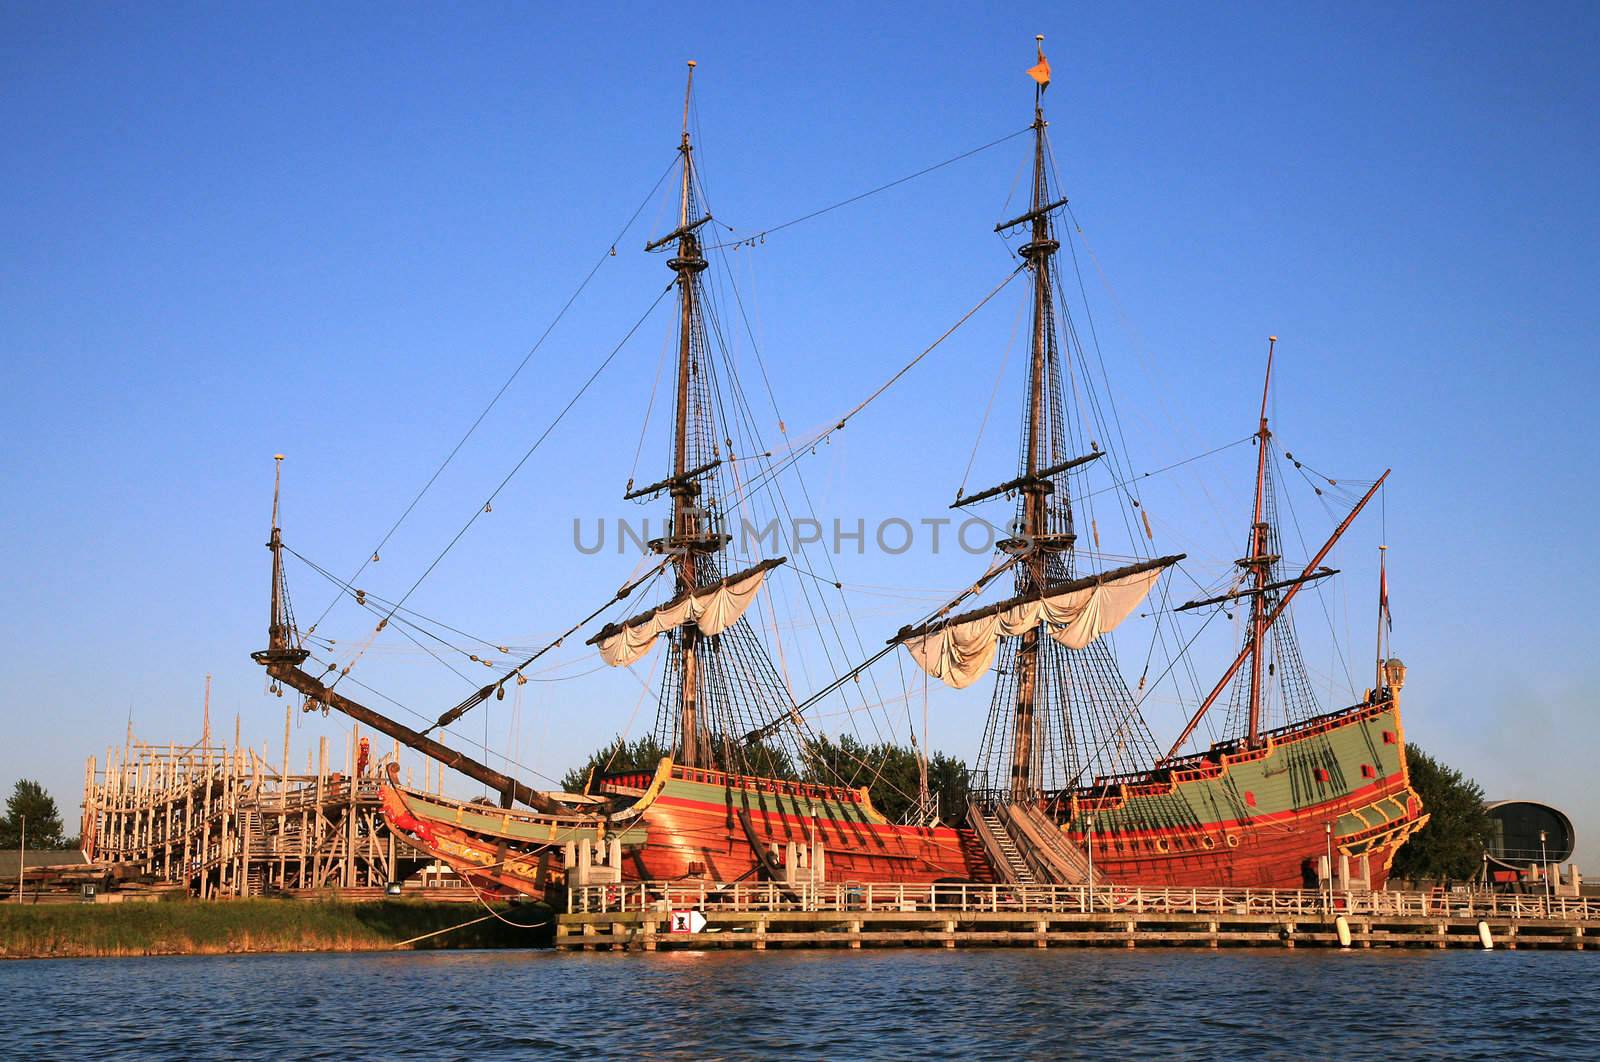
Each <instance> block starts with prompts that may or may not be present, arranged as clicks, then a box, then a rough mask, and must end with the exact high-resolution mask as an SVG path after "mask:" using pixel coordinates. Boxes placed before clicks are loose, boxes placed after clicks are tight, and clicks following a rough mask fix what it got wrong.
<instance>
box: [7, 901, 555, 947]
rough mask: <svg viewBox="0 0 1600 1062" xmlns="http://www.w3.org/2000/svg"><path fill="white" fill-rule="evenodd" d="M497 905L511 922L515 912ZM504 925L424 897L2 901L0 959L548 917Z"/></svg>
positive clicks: (458, 936)
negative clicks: (351, 900) (15, 904)
mask: <svg viewBox="0 0 1600 1062" xmlns="http://www.w3.org/2000/svg"><path fill="white" fill-rule="evenodd" d="M507 911H508V908H505V907H500V908H497V909H496V911H495V913H497V914H500V915H503V916H505V917H508V918H511V919H512V920H514V921H520V920H522V919H528V918H531V917H534V914H533V912H530V911H527V910H519V911H516V912H514V913H509V914H508V913H507ZM540 913H541V915H543V917H544V919H545V920H544V921H543V922H542V923H538V924H534V925H528V926H524V925H508V924H506V923H505V922H503V921H501V920H500V919H499V918H495V917H492V916H491V915H490V914H489V912H487V911H485V910H484V909H483V907H481V906H477V905H474V906H472V907H467V906H465V905H462V904H459V903H439V902H430V901H427V900H406V899H401V900H377V901H372V902H367V903H347V902H343V901H339V900H315V901H305V900H169V901H160V902H151V903H131V904H130V903H123V904H82V905H74V904H41V905H38V906H32V905H27V904H24V905H21V906H19V907H12V906H9V905H3V906H0V960H4V959H19V960H20V959H98V958H144V957H148V956H176V955H265V954H300V953H314V952H328V953H354V952H372V951H441V950H461V949H466V948H539V947H549V946H550V943H551V941H552V939H553V937H554V919H553V917H552V916H550V915H549V914H548V913H547V912H544V911H542V910H541V912H540Z"/></svg>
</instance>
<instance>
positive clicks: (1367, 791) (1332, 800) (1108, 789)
mask: <svg viewBox="0 0 1600 1062" xmlns="http://www.w3.org/2000/svg"><path fill="white" fill-rule="evenodd" d="M1052 808H1053V811H1054V813H1055V815H1056V817H1057V819H1058V821H1059V822H1060V823H1061V829H1062V832H1063V834H1064V835H1065V836H1066V837H1067V839H1068V840H1070V841H1071V842H1072V843H1074V844H1076V845H1079V846H1087V845H1089V844H1090V841H1091V834H1090V830H1089V821H1090V820H1091V819H1092V822H1093V831H1092V844H1093V849H1094V861H1095V868H1096V870H1097V871H1098V872H1099V873H1100V874H1102V875H1103V876H1104V877H1105V878H1106V879H1108V880H1110V881H1113V882H1116V883H1119V884H1126V885H1159V886H1180V887H1204V886H1235V887H1247V888H1283V889H1298V888H1305V887H1308V886H1309V887H1315V885H1316V880H1317V879H1316V874H1317V867H1318V865H1319V861H1320V860H1321V859H1322V858H1323V857H1325V856H1326V855H1327V854H1328V851H1329V847H1330V841H1331V847H1332V854H1333V861H1334V865H1335V868H1336V869H1337V867H1338V865H1339V863H1340V862H1341V856H1345V857H1348V859H1349V863H1350V870H1351V874H1352V876H1354V877H1360V876H1361V875H1362V872H1363V870H1365V874H1366V877H1367V878H1368V880H1369V881H1370V883H1371V886H1372V887H1373V888H1375V889H1378V888H1382V887H1383V884H1384V882H1385V881H1386V880H1387V878H1388V874H1389V866H1390V863H1391V862H1392V861H1393V859H1394V854H1395V852H1396V851H1397V850H1398V849H1399V847H1400V845H1401V844H1403V843H1404V842H1405V840H1406V838H1408V837H1410V836H1411V834H1413V833H1415V832H1416V831H1417V830H1418V829H1420V828H1421V827H1422V826H1423V824H1424V823H1426V822H1427V818H1428V817H1427V815H1426V814H1425V813H1424V811H1423V808H1422V802H1421V800H1420V799H1419V798H1418V797H1417V795H1416V793H1415V792H1414V791H1413V790H1412V789H1411V787H1410V783H1409V779H1408V775H1407V772H1406V762H1405V732H1404V731H1403V730H1402V729H1401V725H1400V712H1399V708H1398V706H1396V705H1395V703H1394V702H1393V701H1392V700H1390V699H1387V698H1383V699H1378V700H1375V701H1373V702H1372V703H1369V704H1362V705H1357V706H1355V707H1353V708H1349V709H1345V710H1344V711H1341V712H1336V713H1333V714H1331V715H1328V716H1324V717H1321V718H1320V719H1315V720H1312V721H1310V722H1308V723H1305V724H1302V725H1300V726H1297V727H1292V728H1285V729H1283V730H1280V731H1275V732H1272V733H1269V734H1267V735H1266V742H1265V745H1264V746H1263V747H1261V748H1257V749H1254V750H1251V751H1242V750H1234V751H1228V750H1225V749H1223V748H1222V747H1218V748H1216V749H1213V750H1212V752H1210V753H1208V754H1205V755H1202V756H1197V757H1190V758H1188V759H1185V760H1182V761H1179V762H1178V763H1177V764H1176V765H1175V766H1174V767H1173V769H1172V770H1171V771H1170V774H1169V775H1166V776H1163V777H1160V778H1156V777H1145V778H1142V779H1141V778H1134V779H1129V780H1125V781H1118V782H1116V783H1115V784H1103V785H1100V786H1094V787H1084V788H1082V789H1079V790H1076V791H1074V792H1072V793H1069V794H1062V795H1061V796H1060V797H1058V798H1057V799H1056V800H1055V801H1054V802H1053V804H1052ZM1329 826H1331V827H1332V832H1331V836H1330V833H1329V829H1328V828H1329Z"/></svg>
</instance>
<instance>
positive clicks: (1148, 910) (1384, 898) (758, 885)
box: [568, 881, 1600, 922]
mask: <svg viewBox="0 0 1600 1062" xmlns="http://www.w3.org/2000/svg"><path fill="white" fill-rule="evenodd" d="M568 907H569V910H571V911H572V912H574V913H579V914H608V913H623V912H631V911H662V912H666V911H674V910H682V909H685V908H692V909H695V910H699V911H841V912H846V911H848V912H873V911H883V912H887V911H908V912H909V911H930V912H931V911H938V912H952V911H964V912H1006V911H1014V912H1039V913H1050V914H1081V915H1091V914H1101V915H1105V914H1109V915H1119V914H1142V915H1149V914H1162V913H1170V914H1186V915H1216V916H1219V917H1223V918H1226V917H1228V916H1230V915H1308V916H1312V915H1322V916H1325V915H1327V914H1329V913H1330V912H1331V913H1333V914H1344V915H1376V916H1397V917H1420V918H1441V917H1445V918H1457V919H1460V918H1483V919H1491V918H1492V919H1502V920H1503V919H1508V918H1511V919H1559V920H1562V921H1569V922H1571V921H1588V920H1600V898H1596V897H1573V896H1550V897H1546V896H1544V895H1542V894H1530V893H1501V892H1488V891H1460V892H1455V891H1449V892H1447V891H1434V892H1390V891H1379V892H1370V891H1357V890H1351V891H1344V890H1333V891H1332V892H1330V891H1329V890H1327V889H1226V888H1224V889H1167V888H1145V887H1141V886H1132V885H1128V886H1123V885H1098V886H1095V887H1094V888H1092V889H1091V888H1089V887H1088V886H1085V885H974V884H965V885H964V884H935V885H902V884H881V883H873V884H865V883H863V884H854V883H851V882H825V883H818V884H795V885H788V884H780V883H777V882H737V883H734V884H729V885H717V884H715V883H710V882H689V881H639V882H624V883H622V884H612V885H582V886H576V887H574V888H572V889H571V891H570V894H569V904H568Z"/></svg>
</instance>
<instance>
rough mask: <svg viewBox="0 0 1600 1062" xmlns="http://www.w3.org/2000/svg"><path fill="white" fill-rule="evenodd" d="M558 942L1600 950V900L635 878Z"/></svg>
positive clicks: (608, 891)
mask: <svg viewBox="0 0 1600 1062" xmlns="http://www.w3.org/2000/svg"><path fill="white" fill-rule="evenodd" d="M569 908H570V909H569V911H568V912H567V913H566V914H563V915H561V916H560V918H559V919H558V920H557V925H556V947H558V948H568V949H578V948H581V949H584V950H591V951H592V950H613V951H615V950H623V951H657V950H664V949H669V948H685V949H708V948H752V949H755V950H758V951H759V950H764V949H766V948H778V947H808V948H816V947H842V948H862V947H943V948H955V947H995V946H1003V947H1036V948H1048V947H1066V946H1097V947H1123V948H1135V947H1150V946H1166V947H1209V948H1218V947H1232V946H1256V947H1263V946H1265V947H1284V948H1294V947H1339V946H1346V947H1355V948H1373V947H1406V948H1419V947H1420V948H1462V947H1466V948H1482V947H1484V946H1485V944H1484V937H1483V934H1484V932H1485V931H1487V933H1488V938H1489V941H1490V942H1491V943H1492V945H1493V946H1494V947H1498V948H1508V949H1514V948H1561V949H1569V950H1580V951H1581V950H1585V948H1587V949H1588V950H1597V949H1600V899H1595V898H1582V897H1561V896H1555V897H1550V898H1548V899H1546V898H1545V897H1544V896H1533V895H1525V894H1524V895H1507V894H1501V893H1491V892H1448V893H1419V892H1388V891H1384V892H1355V891H1351V892H1337V891H1336V892H1332V893H1330V892H1328V891H1327V890H1320V891H1319V890H1297V889H1278V890H1263V889H1149V888H1138V887H1132V886H1127V887H1124V886H1112V885H1102V886H1099V887H1096V888H1095V889H1093V890H1090V889H1088V888H1086V887H1084V886H1060V885H1055V886H1051V885H1028V886H1017V885H881V884H874V885H855V884H848V883H827V884H806V885H782V884H776V883H758V884H749V883H739V884H734V885H724V886H718V885H715V884H701V883H685V882H632V883H627V884H622V885H587V886H580V887H576V888H574V889H573V890H572V891H571V895H570V901H569Z"/></svg>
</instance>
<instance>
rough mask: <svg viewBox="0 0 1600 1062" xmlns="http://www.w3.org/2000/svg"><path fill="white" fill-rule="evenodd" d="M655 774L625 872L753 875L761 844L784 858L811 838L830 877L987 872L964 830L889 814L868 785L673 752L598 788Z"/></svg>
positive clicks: (982, 877) (958, 876)
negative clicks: (683, 760)
mask: <svg viewBox="0 0 1600 1062" xmlns="http://www.w3.org/2000/svg"><path fill="white" fill-rule="evenodd" d="M657 783H659V788H658V789H656V790H655V792H654V796H653V797H645V798H641V802H640V803H641V805H642V806H641V810H640V814H639V819H640V821H641V822H642V823H643V825H644V828H645V838H644V843H643V844H642V845H639V846H633V845H629V844H626V843H625V844H624V846H623V863H624V877H626V878H628V879H630V880H632V879H638V880H677V879H683V878H702V877H703V878H707V879H709V880H713V881H718V882H730V881H737V880H741V879H755V878H758V877H760V876H762V871H763V869H764V868H763V866H762V859H761V856H759V855H758V853H757V847H756V846H757V845H759V846H760V847H761V849H762V850H763V851H765V852H766V853H768V854H769V856H772V855H775V856H776V858H777V859H778V860H782V859H785V858H786V857H787V853H788V846H789V845H790V844H794V845H796V846H798V847H809V846H811V845H813V844H815V843H820V844H821V845H822V847H823V849H824V856H823V860H824V868H823V871H824V874H825V875H826V878H827V880H829V881H860V882H906V883H921V882H933V881H974V880H976V881H986V880H989V879H990V875H989V869H988V866H987V864H986V863H985V862H984V860H983V857H982V855H981V853H980V852H979V850H978V848H977V844H976V839H975V838H974V837H973V836H972V835H971V833H970V831H967V830H957V829H952V828H950V827H947V826H933V827H924V826H903V825H898V824H895V823H892V822H890V821H889V820H888V819H886V818H884V817H883V815H882V814H880V813H879V812H878V811H877V809H875V808H874V807H873V806H872V804H871V802H870V800H869V799H868V797H867V793H866V790H865V789H846V788H842V787H836V786H819V785H807V784H803V783H797V782H789V781H783V780H780V779H774V778H759V777H751V776H744V775H730V774H725V773H723V772H721V771H711V770H697V769H695V768H692V767H682V766H679V765H677V764H674V763H672V762H671V761H670V760H663V761H662V765H661V767H660V768H658V769H657V771H656V772H655V774H653V775H652V774H646V773H642V772H641V773H637V774H631V775H613V776H609V777H607V778H605V779H604V780H603V781H602V782H601V786H600V788H601V789H602V790H603V791H609V792H613V793H616V792H632V791H637V790H639V789H645V788H646V787H652V788H653V787H654V786H655V785H656V784H657ZM648 791H649V790H647V792H648ZM646 800H648V803H646V802H645V801H646ZM765 869H767V870H769V871H770V870H772V869H773V868H771V867H767V868H765Z"/></svg>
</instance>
